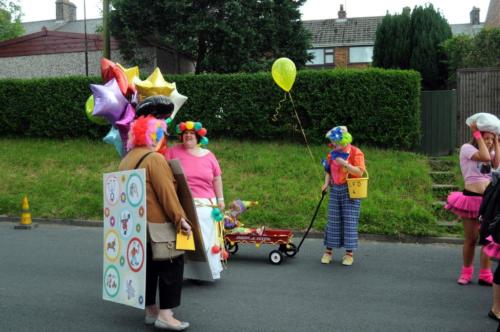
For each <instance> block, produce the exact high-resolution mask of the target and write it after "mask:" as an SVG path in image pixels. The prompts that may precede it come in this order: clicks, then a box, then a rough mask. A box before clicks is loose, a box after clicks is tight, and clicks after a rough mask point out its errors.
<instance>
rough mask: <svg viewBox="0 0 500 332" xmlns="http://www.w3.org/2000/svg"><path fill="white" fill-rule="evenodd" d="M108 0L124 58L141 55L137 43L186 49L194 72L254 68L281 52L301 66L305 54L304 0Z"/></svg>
mask: <svg viewBox="0 0 500 332" xmlns="http://www.w3.org/2000/svg"><path fill="white" fill-rule="evenodd" d="M111 2H112V5H113V8H114V10H112V12H111V32H112V34H113V36H114V37H115V38H116V39H117V40H118V42H119V44H120V50H121V53H122V54H123V55H124V57H125V58H126V59H127V60H129V61H133V62H137V61H140V58H139V57H140V54H138V53H137V50H138V48H139V47H140V46H155V47H159V48H165V47H168V48H174V49H175V50H177V51H180V52H183V53H186V54H188V55H190V56H192V57H193V58H194V59H196V72H197V73H201V72H220V73H228V72H238V71H257V70H259V69H262V68H263V66H268V65H269V62H270V61H272V60H274V59H275V58H277V57H280V56H287V57H289V58H291V59H292V60H293V61H295V63H296V64H297V66H298V67H301V66H303V65H304V64H305V62H306V61H307V60H309V58H310V56H309V55H308V54H307V49H308V47H309V40H310V37H309V35H308V33H307V31H306V30H305V28H304V27H303V26H302V22H301V21H300V13H299V10H298V9H299V7H300V6H301V5H302V4H303V3H304V2H305V0H248V1H241V0H197V1H194V0H177V1H167V0H163V1H154V0H112V1H111ZM143 22H147V23H143Z"/></svg>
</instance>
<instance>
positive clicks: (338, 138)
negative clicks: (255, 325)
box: [325, 126, 352, 145]
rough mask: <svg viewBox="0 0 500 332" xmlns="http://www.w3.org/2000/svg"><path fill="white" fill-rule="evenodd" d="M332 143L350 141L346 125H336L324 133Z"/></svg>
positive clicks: (344, 143) (339, 143)
mask: <svg viewBox="0 0 500 332" xmlns="http://www.w3.org/2000/svg"><path fill="white" fill-rule="evenodd" d="M325 137H326V138H328V139H329V140H330V141H331V142H332V143H333V144H338V145H347V144H350V143H351V142H352V135H351V134H350V133H349V132H348V131H347V127H346V126H337V127H333V128H332V129H330V130H329V131H328V132H327V133H326V135H325Z"/></svg>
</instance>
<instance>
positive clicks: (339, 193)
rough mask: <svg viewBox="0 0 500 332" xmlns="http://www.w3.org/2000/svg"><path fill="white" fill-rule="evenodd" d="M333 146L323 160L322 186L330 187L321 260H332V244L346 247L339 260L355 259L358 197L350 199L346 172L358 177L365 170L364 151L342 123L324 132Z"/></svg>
mask: <svg viewBox="0 0 500 332" xmlns="http://www.w3.org/2000/svg"><path fill="white" fill-rule="evenodd" d="M326 138H328V139H329V140H330V141H331V146H332V147H333V150H332V151H331V152H330V153H329V154H328V156H327V159H326V160H323V166H324V167H325V172H326V174H325V182H324V184H323V186H322V188H321V189H322V190H323V191H326V190H327V189H328V188H330V200H329V203H328V223H327V225H326V229H325V236H324V245H325V247H326V250H325V253H324V254H323V256H322V257H321V263H323V264H329V263H330V262H331V261H332V256H333V253H332V250H333V248H342V247H344V248H345V254H344V256H343V258H342V264H343V265H346V266H349V265H352V263H353V262H354V258H353V250H356V249H357V248H358V221H359V212H360V205H361V201H360V200H359V199H351V198H350V197H349V190H348V188H347V175H348V174H350V177H361V176H362V175H363V173H364V171H365V170H366V167H365V157H364V154H363V152H362V151H361V150H360V149H359V148H357V147H355V146H354V145H351V142H352V136H351V134H350V133H349V132H348V131H347V128H346V127H345V126H337V127H334V128H332V129H331V130H329V131H328V132H327V133H326Z"/></svg>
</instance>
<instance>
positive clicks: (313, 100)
mask: <svg viewBox="0 0 500 332" xmlns="http://www.w3.org/2000/svg"><path fill="white" fill-rule="evenodd" d="M166 79H167V80H168V81H170V82H176V83H177V87H178V90H179V92H180V93H182V94H184V95H186V96H188V97H189V99H188V101H187V102H186V104H185V105H184V107H183V108H182V109H181V111H180V112H179V113H178V115H177V119H176V120H178V121H182V120H187V119H193V120H198V121H201V122H202V123H203V124H204V126H205V127H206V128H207V129H208V130H209V135H208V136H209V137H233V138H247V139H271V138H272V139H285V140H294V141H299V142H301V141H303V138H302V134H301V132H300V128H299V127H298V125H297V120H296V119H295V116H294V113H293V107H292V102H291V100H290V99H287V100H286V101H283V102H281V103H280V101H281V100H282V99H283V98H284V95H285V94H284V92H283V91H282V90H281V89H280V88H279V87H278V86H277V85H276V84H275V83H274V82H273V80H272V78H271V74H270V73H257V74H230V75H220V74H205V75H197V76H195V75H169V76H167V77H166ZM89 83H101V81H100V78H97V77H93V78H82V77H70V78H50V79H33V80H0V132H1V133H2V134H1V135H4V136H5V135H7V136H20V135H27V136H32V137H91V138H99V137H102V136H103V135H104V134H105V133H106V132H107V130H108V129H109V128H106V127H99V126H96V125H94V124H92V123H91V122H89V121H88V120H87V119H86V116H85V114H84V104H85V101H86V99H87V98H88V96H89V95H90V93H91V92H90V89H89V88H88V85H89ZM291 95H292V98H293V102H294V105H295V109H296V110H297V113H298V115H299V118H300V120H301V123H302V125H303V127H304V129H305V132H306V136H307V138H308V140H309V142H311V143H320V142H324V134H325V132H326V131H327V130H328V129H330V128H331V127H332V126H334V125H339V124H343V125H347V126H348V127H349V131H350V132H351V133H352V134H353V137H354V141H355V142H356V143H358V144H368V145H374V146H380V147H393V148H401V149H411V148H415V147H416V146H417V145H418V143H419V140H420V76H419V74H418V73H417V72H414V71H401V70H383V69H365V70H341V69H336V70H305V71H301V72H299V73H298V75H297V79H296V82H295V85H294V86H293V88H292V90H291ZM274 115H277V116H276V118H277V121H273V116H274ZM171 132H173V131H172V130H171Z"/></svg>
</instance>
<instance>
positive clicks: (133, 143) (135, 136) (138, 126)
mask: <svg viewBox="0 0 500 332" xmlns="http://www.w3.org/2000/svg"><path fill="white" fill-rule="evenodd" d="M166 132H167V124H166V123H165V121H163V120H158V119H156V118H155V117H153V116H152V115H148V116H141V117H138V118H137V119H135V120H134V122H132V123H131V124H130V130H129V132H128V142H127V150H132V149H133V148H135V147H139V146H145V147H148V148H151V147H154V146H156V145H157V144H158V142H160V140H161V139H162V138H163V136H164V135H165V134H166Z"/></svg>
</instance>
